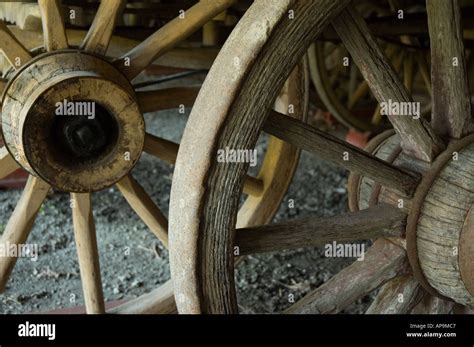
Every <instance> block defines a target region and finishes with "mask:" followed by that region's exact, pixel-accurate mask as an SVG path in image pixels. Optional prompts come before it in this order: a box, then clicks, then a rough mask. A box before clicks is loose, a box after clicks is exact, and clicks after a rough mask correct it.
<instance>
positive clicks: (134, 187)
mask: <svg viewBox="0 0 474 347" xmlns="http://www.w3.org/2000/svg"><path fill="white" fill-rule="evenodd" d="M117 188H118V189H119V190H120V192H121V193H122V195H123V196H124V198H125V199H126V200H127V202H128V204H129V205H130V206H131V207H132V208H133V210H134V211H135V212H136V213H137V215H138V216H139V217H140V219H141V220H142V221H143V222H144V223H145V224H146V225H147V226H148V228H150V230H151V231H152V232H153V234H155V236H156V237H157V238H158V239H159V240H160V241H161V242H162V243H163V245H164V246H165V247H168V219H167V218H166V217H165V215H164V214H163V212H161V210H160V209H159V208H158V206H157V205H156V204H155V203H154V201H153V200H152V199H151V198H150V196H149V195H148V194H147V193H146V191H145V189H143V187H142V186H141V185H140V184H139V183H138V182H137V181H136V180H135V179H134V178H133V176H132V175H131V174H129V175H127V176H125V177H124V178H122V179H121V180H120V181H119V182H117Z"/></svg>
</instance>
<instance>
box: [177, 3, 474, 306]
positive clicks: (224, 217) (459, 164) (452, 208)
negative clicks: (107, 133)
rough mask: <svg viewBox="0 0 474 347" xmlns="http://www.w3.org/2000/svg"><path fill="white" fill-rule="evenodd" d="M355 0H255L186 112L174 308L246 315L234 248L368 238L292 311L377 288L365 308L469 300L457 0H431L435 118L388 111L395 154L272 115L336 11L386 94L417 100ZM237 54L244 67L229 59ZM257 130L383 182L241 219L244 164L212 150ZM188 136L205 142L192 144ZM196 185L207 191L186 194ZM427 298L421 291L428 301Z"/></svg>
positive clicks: (469, 158) (467, 145) (238, 144)
mask: <svg viewBox="0 0 474 347" xmlns="http://www.w3.org/2000/svg"><path fill="white" fill-rule="evenodd" d="M349 4H350V1H349V0H347V1H343V0H341V1H332V0H314V1H298V0H286V1H264V0H262V1H255V2H254V4H253V5H252V7H251V8H250V10H249V11H248V12H247V13H246V15H245V16H244V18H243V19H242V20H241V22H240V23H239V25H238V26H237V28H236V29H235V30H234V32H233V33H232V35H231V37H230V38H229V40H228V41H227V45H226V47H225V49H224V50H223V51H221V53H220V55H219V57H218V58H217V61H216V63H215V65H214V67H213V68H212V70H211V72H210V74H209V75H208V78H207V80H206V82H205V85H204V87H203V89H202V90H201V93H200V96H199V97H198V100H197V102H196V104H195V106H194V109H193V111H192V114H191V118H190V120H189V123H188V125H189V126H188V127H187V129H186V131H185V135H184V138H183V140H182V143H183V144H185V145H184V147H183V150H182V151H181V152H180V154H179V156H178V160H177V165H176V176H175V178H174V181H173V186H172V193H171V210H170V249H171V252H170V255H171V272H172V277H173V280H174V285H175V293H176V295H178V296H179V297H181V299H182V300H180V301H178V303H177V305H178V309H179V311H180V312H183V313H236V312H238V306H237V298H236V293H235V287H234V252H233V251H234V247H238V249H239V254H252V253H258V252H265V251H278V250H282V249H287V248H299V247H303V246H316V245H322V244H325V243H328V242H332V241H338V242H347V241H354V240H367V239H377V240H376V241H375V242H374V243H373V246H372V247H371V248H370V249H369V250H368V252H367V253H366V255H365V260H364V261H357V262H355V263H354V264H352V265H351V266H349V267H348V268H346V269H344V270H342V271H341V272H340V273H338V274H337V275H335V276H334V277H333V278H332V279H331V280H329V281H328V282H326V283H325V284H323V285H322V286H321V287H319V288H318V289H316V290H314V291H313V292H311V293H310V294H308V295H307V296H306V297H305V298H303V299H302V300H301V301H299V302H297V303H296V304H295V305H294V306H292V307H291V308H290V309H289V311H288V312H293V313H294V312H320V313H335V312H339V311H341V310H343V309H344V308H345V307H347V306H348V305H349V304H350V303H352V302H354V301H355V300H356V299H357V298H360V297H363V296H365V295H366V294H368V293H369V292H371V291H373V290H375V289H376V288H379V287H381V288H382V289H381V291H380V292H379V295H378V296H377V299H376V300H375V302H374V303H373V305H372V307H371V308H370V310H369V311H370V312H374V313H375V312H409V311H412V309H414V310H415V311H416V312H428V311H433V312H434V311H437V310H441V309H445V308H446V307H448V308H449V307H452V305H449V304H448V305H445V306H443V305H442V304H443V303H444V300H450V301H454V302H457V303H459V304H461V305H464V306H472V305H473V304H474V296H473V295H474V287H473V282H472V281H473V277H472V273H473V267H472V266H473V265H472V264H473V262H472V258H471V257H472V252H471V250H472V239H471V238H472V234H473V233H474V224H473V217H474V208H473V202H474V192H473V190H472V183H473V179H474V176H473V172H474V171H473V166H474V144H472V142H473V141H474V138H473V137H472V135H469V136H468V135H467V134H468V133H469V132H470V131H472V116H471V105H470V99H469V91H468V85H467V76H466V68H465V57H464V47H463V42H462V40H461V35H460V17H461V16H460V9H459V5H458V1H456V0H454V1H439V0H428V1H427V10H428V15H429V30H430V36H431V56H432V67H433V68H432V81H433V93H434V98H433V103H434V105H433V114H432V123H431V125H430V124H428V122H427V121H426V120H424V119H414V118H413V117H409V116H391V117H389V119H390V121H391V123H392V124H393V126H394V129H395V131H396V133H397V136H398V138H399V141H400V143H399V144H397V146H395V147H398V148H400V147H399V146H401V150H398V149H397V148H395V151H392V153H390V158H387V159H386V160H382V159H379V158H377V157H376V156H375V155H373V154H371V153H368V152H365V151H362V150H359V149H357V148H355V147H353V146H351V145H349V144H347V143H345V142H343V141H341V140H339V139H337V138H334V137H333V136H331V135H328V134H325V133H322V132H321V131H319V130H318V129H315V128H313V127H311V126H308V125H306V124H303V123H302V122H299V121H296V120H293V119H291V118H288V117H286V116H284V115H280V114H278V113H275V112H270V108H271V102H272V99H273V98H274V97H275V95H276V93H277V91H278V90H279V88H280V86H281V85H282V83H283V81H284V80H285V77H286V76H287V75H288V74H289V72H290V71H291V69H292V67H293V66H294V65H295V63H296V62H297V61H298V59H300V57H301V56H302V55H303V54H304V52H305V51H306V50H307V47H308V46H309V45H310V43H311V42H313V41H314V40H315V39H316V37H317V36H318V34H319V33H320V32H321V31H322V30H323V28H324V27H325V26H326V25H328V24H329V23H331V22H332V24H333V27H334V29H335V30H336V31H337V33H338V34H339V36H340V37H341V39H342V41H343V43H344V44H345V46H346V48H347V49H348V51H349V52H350V54H351V56H352V57H353V59H354V61H355V62H356V64H357V65H358V67H359V68H360V70H361V71H362V73H363V75H364V77H365V79H366V80H367V82H368V84H369V85H370V87H371V89H372V91H373V93H374V94H375V96H376V97H377V99H378V101H379V102H387V101H389V100H392V101H394V102H410V101H411V100H412V99H411V96H410V94H409V93H408V92H407V90H406V88H405V87H404V85H403V83H402V82H401V81H400V80H399V79H398V77H397V75H396V73H395V72H394V70H393V69H392V68H391V67H390V65H389V64H388V62H387V58H386V57H385V56H384V53H383V52H382V50H381V49H380V48H379V47H378V45H377V43H376V40H375V38H374V37H373V35H372V34H371V32H370V30H369V29H368V27H367V25H366V23H365V22H364V20H363V18H362V17H361V16H360V15H359V14H358V13H357V12H356V11H354V10H353V8H352V7H351V6H349ZM291 14H294V17H293V16H292V15H291ZM243 45H244V46H243ZM244 48H245V49H244ZM235 57H238V58H239V59H240V61H241V62H242V64H241V66H240V68H239V69H229V68H228V67H229V66H230V64H231V61H232V60H233V59H235ZM277 62H278V63H277ZM453 62H456V63H455V64H453ZM226 75H227V76H229V78H223V76H226ZM231 77H232V78H231ZM222 81H231V82H230V83H232V86H231V87H232V88H234V90H235V92H234V93H229V95H220V98H219V99H216V102H214V103H209V99H210V98H212V95H213V90H214V89H215V88H216V86H219V87H220V86H221V83H222ZM237 90H238V92H237ZM204 124H205V126H204ZM262 130H263V131H265V132H267V133H270V134H272V135H274V136H277V137H280V138H281V139H283V140H285V141H287V142H289V143H292V144H293V145H295V146H297V147H299V148H301V149H305V150H308V151H310V152H313V153H314V154H315V155H318V156H320V157H322V158H323V159H326V160H329V161H332V162H334V163H336V164H338V165H340V166H342V167H344V168H346V169H348V170H351V171H352V172H353V173H356V174H359V175H362V176H363V177H366V178H367V179H370V180H372V181H373V182H376V183H375V184H373V189H372V190H371V191H369V192H368V193H369V194H370V207H369V208H366V209H363V210H360V211H355V212H351V213H349V214H345V215H343V216H337V217H329V218H322V219H320V218H310V219H305V220H296V221H288V222H283V223H278V224H269V225H260V226H256V227H252V228H236V215H237V213H236V211H237V206H238V200H239V196H240V193H241V192H242V185H243V177H244V175H245V172H246V165H245V164H242V163H241V164H231V163H225V164H222V163H217V162H216V160H215V155H216V149H218V148H223V147H226V146H229V147H234V148H253V146H254V145H255V141H256V139H257V137H258V135H259V133H260V132H261V131H262ZM389 136H390V134H388V135H387V134H384V135H383V136H382V137H379V138H378V140H377V141H378V143H375V144H372V145H371V147H372V148H373V149H374V150H377V152H380V156H381V153H382V152H383V151H382V149H381V148H379V147H380V146H382V147H383V146H384V145H383V141H384V140H385V141H388V140H387V137H389ZM384 137H385V139H384ZM392 141H393V140H392ZM388 142H391V141H388ZM191 143H192V144H194V145H195V146H196V147H198V148H201V150H199V151H193V152H190V151H188V150H186V149H188V148H190V147H189V144H191ZM201 187H206V188H207V189H205V190H204V189H201V190H200V194H199V195H195V194H193V195H192V196H190V194H189V193H190V192H196V191H197V189H198V188H201ZM353 207H357V206H353ZM182 254H186V255H187V256H186V257H182V256H181V255H182ZM407 260H408V261H409V264H410V265H411V266H408V261H407ZM420 286H421V287H420ZM420 288H423V289H420ZM426 293H427V294H426ZM399 294H402V295H403V298H404V299H403V300H399V298H400V295H399ZM419 295H424V296H425V297H424V300H422V301H421V302H419ZM417 304H418V305H417ZM415 305H417V306H416V307H415ZM443 307H444V308H443Z"/></svg>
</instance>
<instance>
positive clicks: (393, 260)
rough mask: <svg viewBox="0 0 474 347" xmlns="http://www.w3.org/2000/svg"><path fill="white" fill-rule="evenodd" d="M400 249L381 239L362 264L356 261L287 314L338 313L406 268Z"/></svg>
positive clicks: (371, 248)
mask: <svg viewBox="0 0 474 347" xmlns="http://www.w3.org/2000/svg"><path fill="white" fill-rule="evenodd" d="M406 265H407V264H406V254H405V251H404V250H402V249H401V248H400V247H398V246H395V245H393V244H391V243H390V242H388V241H385V240H378V241H377V242H375V243H374V245H373V246H372V247H370V249H369V250H368V251H367V252H366V254H365V259H364V260H363V261H355V262H354V263H353V264H352V265H350V266H348V267H346V268H345V269H343V270H342V271H341V272H339V273H338V274H337V275H335V276H334V277H333V278H331V279H330V280H329V281H328V282H326V283H324V284H323V285H322V286H321V287H319V288H318V289H316V290H314V291H312V292H310V293H309V294H308V295H306V296H305V297H304V298H303V299H301V300H300V301H298V302H296V303H295V304H294V305H293V306H291V307H290V308H289V309H288V310H287V311H286V313H292V314H293V313H322V314H325V313H338V312H340V311H342V310H343V309H344V308H346V307H347V306H349V305H350V304H351V303H353V302H354V301H356V300H357V299H359V298H362V297H364V296H365V295H367V294H368V293H370V292H371V291H373V290H374V289H376V288H378V287H379V286H380V285H382V284H383V283H385V282H387V281H388V280H390V279H392V278H394V277H396V276H397V275H399V274H400V272H401V271H402V269H403V268H404V266H406Z"/></svg>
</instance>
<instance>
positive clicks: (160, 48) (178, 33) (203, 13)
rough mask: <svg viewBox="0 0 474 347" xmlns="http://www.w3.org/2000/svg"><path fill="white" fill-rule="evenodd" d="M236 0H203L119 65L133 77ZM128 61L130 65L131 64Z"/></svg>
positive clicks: (159, 31) (145, 42)
mask: <svg viewBox="0 0 474 347" xmlns="http://www.w3.org/2000/svg"><path fill="white" fill-rule="evenodd" d="M234 2H235V0H203V1H200V2H198V3H197V4H196V5H194V6H193V7H191V8H190V9H189V10H187V11H186V12H185V13H184V14H183V15H182V16H180V17H177V18H175V19H173V20H172V21H171V22H169V23H168V24H166V25H165V26H163V27H162V28H160V29H159V30H158V31H156V32H155V33H154V34H153V35H151V36H150V37H149V38H147V39H146V40H145V41H143V42H142V43H141V44H139V45H138V46H137V47H135V48H134V49H132V50H131V51H129V52H127V53H126V54H124V55H123V56H122V57H120V58H119V59H118V60H116V61H115V65H116V66H117V67H118V68H119V69H120V70H122V71H123V73H124V74H125V75H126V76H127V77H128V78H129V79H130V80H132V79H133V78H135V77H136V76H137V75H138V74H139V73H140V72H141V71H143V70H144V69H145V68H146V67H147V66H148V65H150V64H151V63H152V62H153V61H154V60H155V59H157V58H158V57H159V56H160V55H162V54H163V53H165V52H167V51H169V50H170V49H172V48H173V47H176V46H177V45H178V44H179V42H181V41H183V40H184V39H186V38H187V37H188V36H190V35H191V34H193V33H194V32H195V31H196V30H198V29H199V28H201V27H202V26H203V25H204V24H205V23H206V22H208V21H209V20H211V19H212V18H214V17H215V16H217V15H218V14H219V13H221V12H222V11H224V10H226V9H227V8H228V7H229V6H230V5H232V3H234ZM127 60H129V61H130V64H127V63H126V62H127Z"/></svg>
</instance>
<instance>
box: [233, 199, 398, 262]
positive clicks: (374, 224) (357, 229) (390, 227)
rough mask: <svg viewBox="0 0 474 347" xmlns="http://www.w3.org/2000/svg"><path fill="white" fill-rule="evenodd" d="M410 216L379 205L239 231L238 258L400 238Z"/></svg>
mask: <svg viewBox="0 0 474 347" xmlns="http://www.w3.org/2000/svg"><path fill="white" fill-rule="evenodd" d="M406 217H407V215H406V214H405V213H404V212H402V211H401V210H400V209H398V208H395V207H392V206H388V205H377V206H376V207H373V208H369V209H366V210H362V211H359V212H353V213H346V214H343V215H339V216H333V217H325V218H307V219H299V220H294V221H287V222H284V223H276V224H270V225H263V226H257V227H251V228H243V229H237V233H236V239H235V246H237V247H239V255H247V254H253V253H260V252H273V251H279V250H284V249H291V248H301V247H307V246H321V245H324V244H326V243H330V242H332V241H338V242H345V241H357V240H369V239H372V238H379V237H395V236H398V237H401V236H402V234H403V232H404V230H405V225H406Z"/></svg>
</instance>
